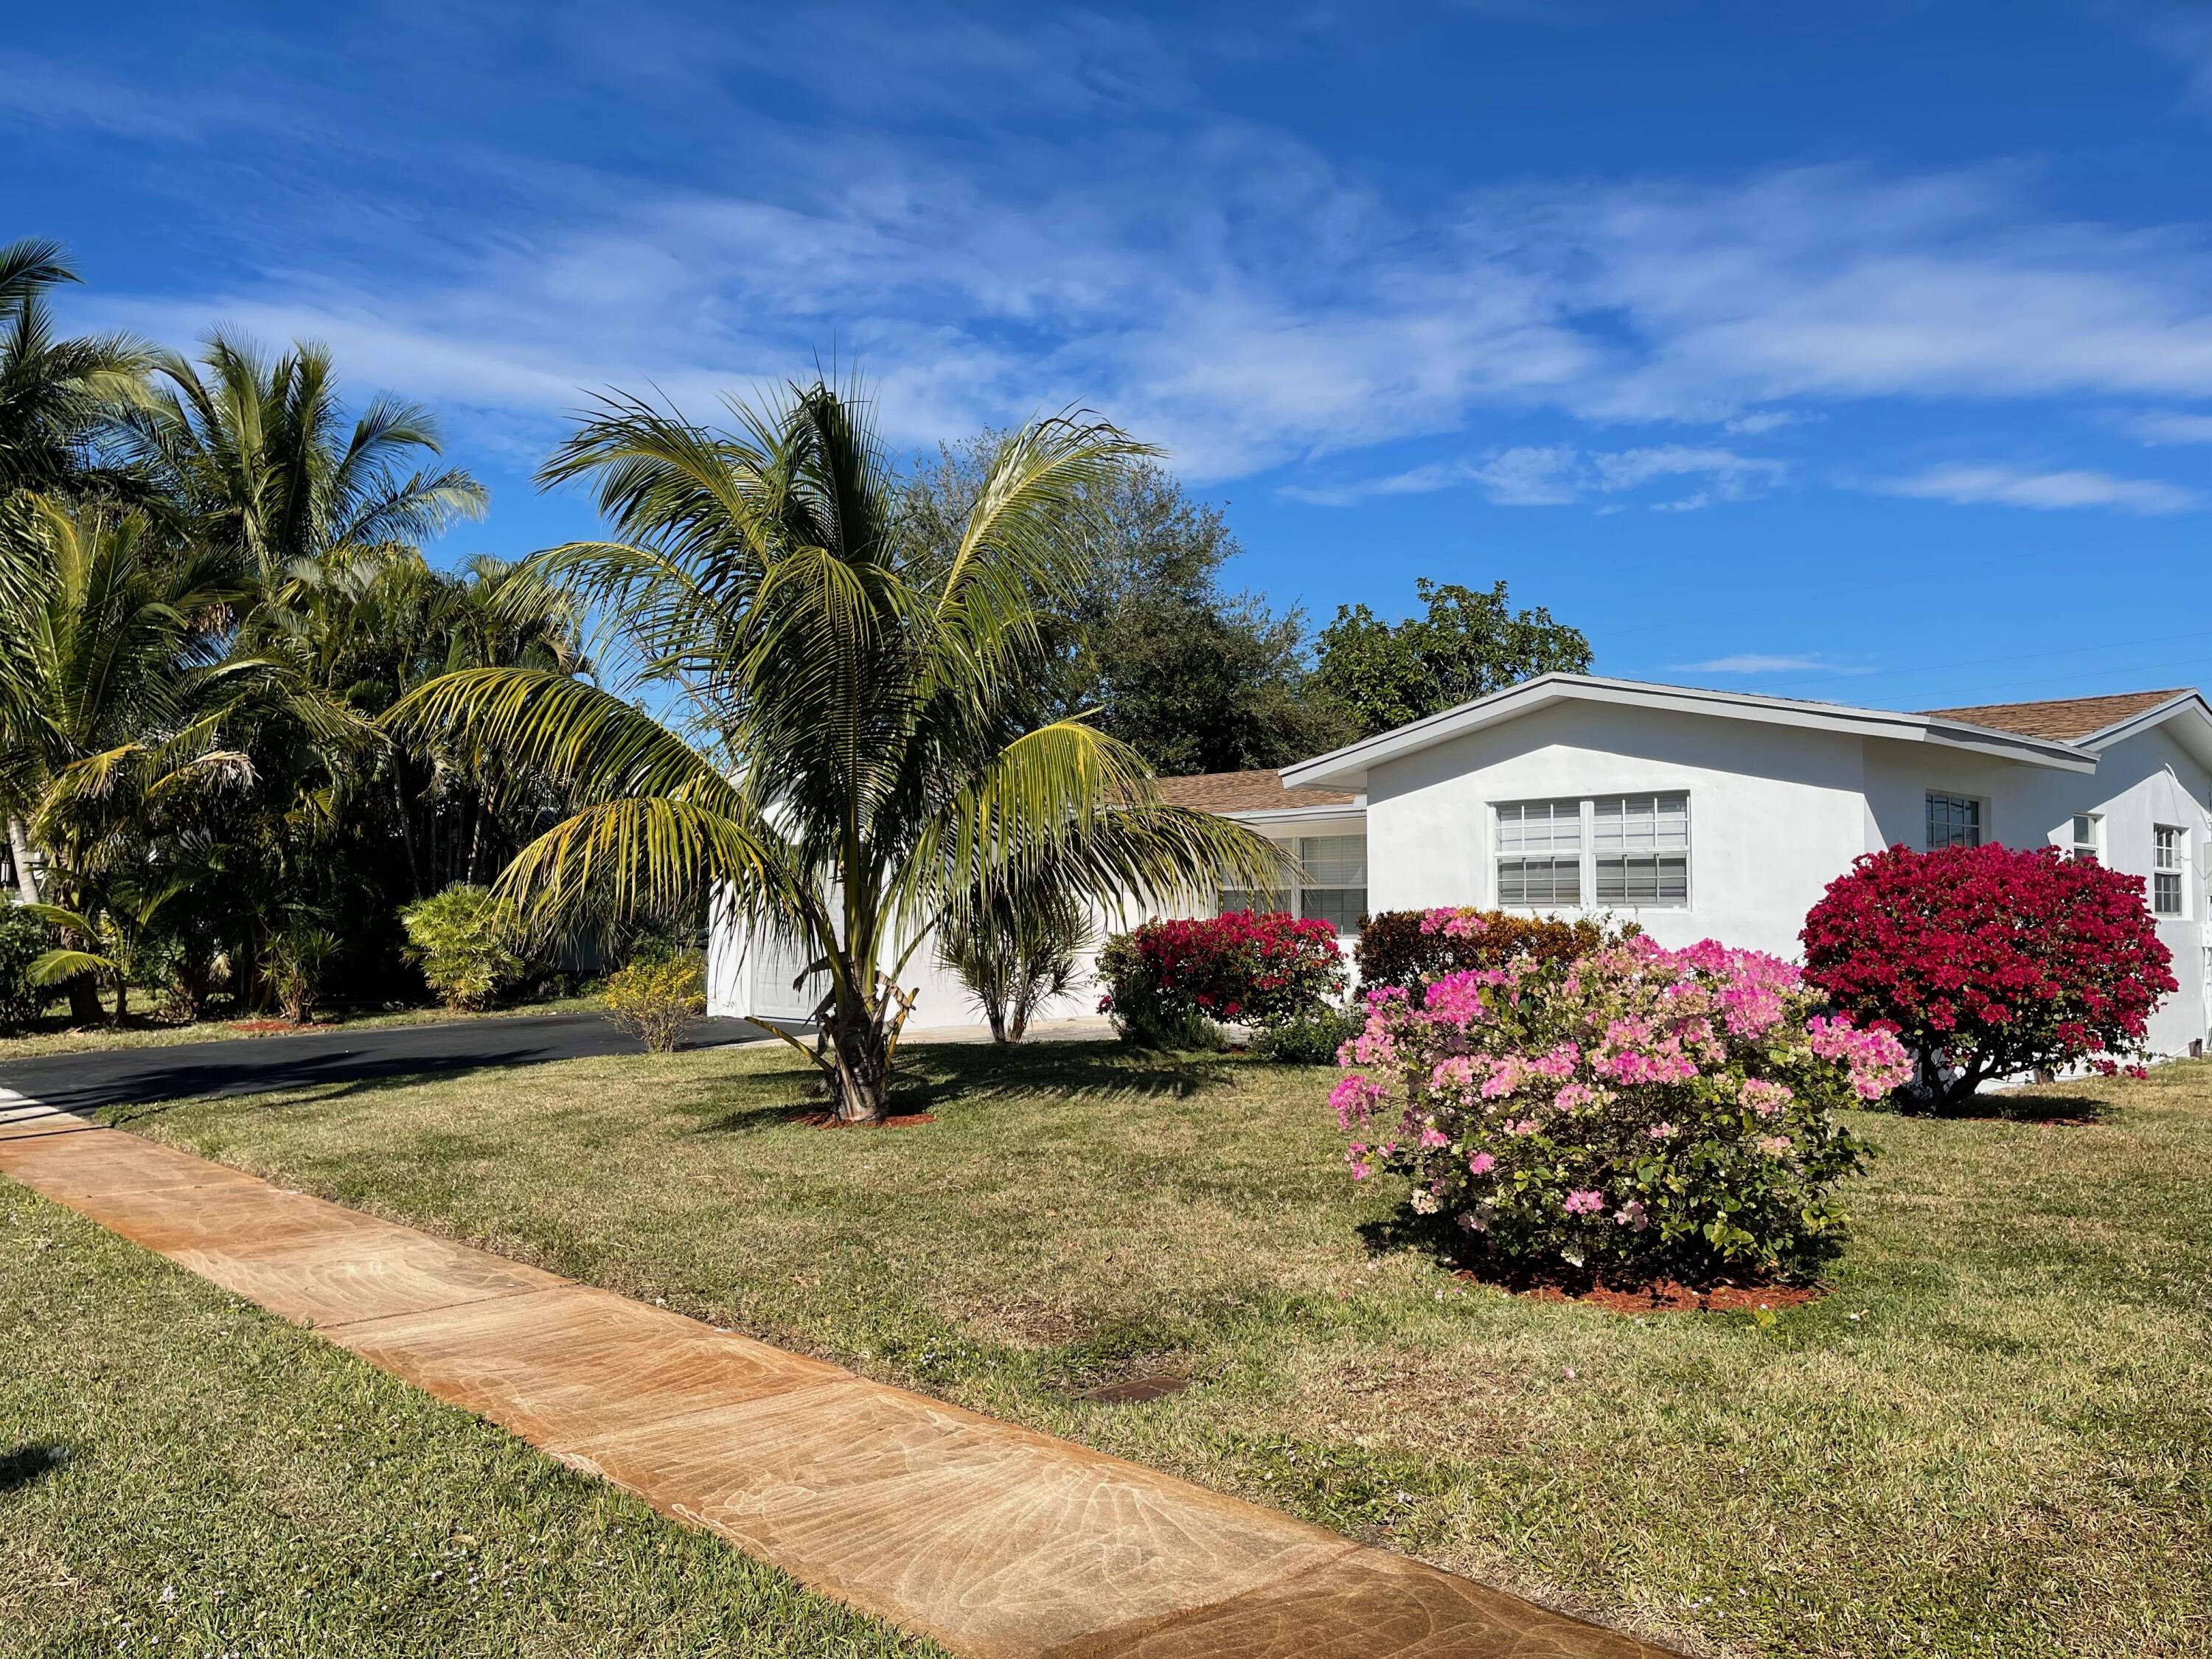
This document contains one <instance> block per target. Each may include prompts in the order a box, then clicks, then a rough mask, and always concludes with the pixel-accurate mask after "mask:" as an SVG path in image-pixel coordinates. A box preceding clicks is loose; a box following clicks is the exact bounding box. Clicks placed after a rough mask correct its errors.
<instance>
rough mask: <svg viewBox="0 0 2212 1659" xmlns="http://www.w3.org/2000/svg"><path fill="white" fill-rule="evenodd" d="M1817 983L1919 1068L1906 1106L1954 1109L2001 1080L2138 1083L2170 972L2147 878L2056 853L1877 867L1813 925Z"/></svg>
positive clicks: (1850, 878)
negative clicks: (2091, 1074)
mask: <svg viewBox="0 0 2212 1659" xmlns="http://www.w3.org/2000/svg"><path fill="white" fill-rule="evenodd" d="M1802 939H1803V941H1804V945H1805V971H1806V975H1807V976H1808V978H1809V979H1811V980H1812V981H1814V983H1815V984H1817V985H1819V986H1820V987H1821V988H1822V989H1823V990H1825V991H1826V993H1827V994H1828V995H1829V996H1830V997H1831V998H1832V1000H1834V1002H1835V1005H1836V1006H1837V1007H1838V1009H1840V1010H1842V1011H1844V1012H1846V1013H1848V1014H1850V1016H1851V1017H1852V1018H1854V1019H1856V1020H1857V1021H1859V1022H1860V1023H1862V1024H1880V1025H1882V1026H1884V1027H1886V1028H1887V1029H1889V1030H1893V1031H1895V1032H1896V1033H1897V1034H1898V1036H1899V1038H1900V1039H1901V1040H1902V1041H1903V1042H1904V1043H1905V1046H1906V1048H1909V1049H1911V1051H1913V1053H1914V1054H1916V1056H1917V1058H1918V1060H1919V1062H1920V1063H1919V1066H1918V1071H1917V1076H1916V1078H1915V1079H1913V1082H1912V1085H1911V1089H1910V1090H1909V1091H1907V1093H1906V1096H1905V1098H1906V1099H1907V1101H1908V1102H1909V1103H1916V1104H1919V1105H1922V1106H1927V1107H1933V1108H1936V1109H1958V1108H1960V1107H1962V1106H1963V1105H1964V1104H1965V1103H1966V1102H1967V1101H1969V1100H1971V1099H1972V1097H1973V1094H1974V1091H1975V1090H1976V1089H1978V1087H1980V1085H1982V1084H1984V1083H1985V1082H1987V1081H1989V1080H1990V1079H1992V1078H2000V1077H2008V1076H2014V1075H2017V1074H2020V1073H2028V1072H2033V1071H2034V1070H2035V1069H2036V1068H2038V1067H2040V1066H2051V1067H2054V1068H2057V1067H2063V1066H2071V1065H2075V1064H2076V1063H2081V1062H2087V1063H2088V1064H2090V1065H2092V1066H2097V1067H2098V1068H2099V1069H2100V1070H2106V1071H2110V1070H2112V1069H2113V1068H2115V1067H2116V1066H2119V1065H2121V1064H2126V1065H2128V1066H2129V1068H2130V1070H2132V1071H2136V1072H2138V1073H2139V1072H2140V1070H2141V1067H2140V1066H2139V1065H2137V1064H2136V1063H2135V1062H2136V1061H2137V1060H2139V1059H2140V1058H2141V1055H2142V1044H2143V1039H2144V1036H2145V1034H2146V1033H2147V1031H2148V1029H2149V1024H2150V1017H2151V1013H2152V1012H2153V1011H2154V1009H2156V1008H2157V1006H2158V1004H2159V1000H2160V998H2162V997H2165V996H2167V995H2169V994H2172V991H2173V989H2174V980H2173V973H2172V957H2170V955H2169V954H2168V952H2167V951H2166V946H2165V945H2161V944H2160V942H2159V938H2158V925H2157V923H2156V922H2154V921H2153V920H2152V919H2151V916H2150V913H2149V911H2148V909H2147V908H2145V907H2144V904H2143V883H2142V877H2140V876H2128V875H2123V874H2121V873H2120V872H2118V871H2117V870H2113V869H2110V868H2107V867H2106V866H2104V865H2101V864H2098V863H2094V862H2093V861H2090V860H2062V859H2061V858H2060V857H2059V855H2058V852H2057V848H2049V847H2039V848H2016V847H2000V846H1996V845H1995V844H1991V845H1988V846H1983V847H1948V848H1939V849H1938V850H1936V851H1935V852H1931V853H1916V852H1913V851H1911V850H1910V849H1909V848H1904V847H1893V848H1889V849H1888V850H1887V852H1881V853H1869V854H1866V855H1865V856H1864V857H1862V858H1861V859H1859V860H1857V862H1856V863H1854V864H1853V865H1852V866H1851V867H1850V870H1849V871H1847V872H1844V874H1843V875H1841V876H1839V877H1838V878H1836V879H1835V880H1834V881H1832V882H1831V883H1830V884H1828V890H1827V892H1826V895H1825V896H1822V898H1821V899H1820V902H1818V903H1817V904H1815V905H1814V907H1813V908H1812V912H1811V914H1809V915H1808V916H1807V917H1806V918H1805V931H1804V933H1803V934H1802Z"/></svg>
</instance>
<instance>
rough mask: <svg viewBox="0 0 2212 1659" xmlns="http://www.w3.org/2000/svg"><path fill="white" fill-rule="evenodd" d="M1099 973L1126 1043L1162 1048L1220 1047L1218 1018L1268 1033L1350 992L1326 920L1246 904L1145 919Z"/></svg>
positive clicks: (1106, 953)
mask: <svg viewBox="0 0 2212 1659" xmlns="http://www.w3.org/2000/svg"><path fill="white" fill-rule="evenodd" d="M1098 970H1099V977H1100V979H1101V980H1102V981H1103V982H1104V983H1105V985H1106V987H1107V995H1106V998H1105V1000H1104V1001H1103V1003H1102V1004H1101V1005H1100V1006H1101V1007H1102V1009H1103V1010H1104V1011H1106V1012H1110V1013H1111V1014H1112V1015H1113V1016H1114V1022H1115V1024H1116V1025H1117V1026H1118V1027H1119V1028H1120V1029H1121V1035H1122V1036H1123V1037H1124V1038H1125V1039H1126V1040H1127V1041H1130V1042H1135V1043H1138V1044H1139V1045H1140V1046H1143V1047H1146V1048H1203V1047H1215V1046H1218V1044H1219V1042H1220V1036H1219V1034H1218V1031H1216V1030H1215V1029H1214V1025H1215V1022H1217V1021H1218V1022H1222V1023H1225V1024H1239V1025H1244V1026H1248V1027H1250V1028H1253V1029H1255V1030H1265V1029H1266V1028H1267V1027H1269V1026H1273V1025H1279V1024H1283V1023H1284V1022H1285V1020H1292V1019H1297V1018H1303V1017H1304V1016H1307V1015H1310V1014H1313V1013H1316V1012H1320V1011H1321V1010H1322V1009H1323V1008H1326V1007H1328V1006H1329V1005H1330V1004H1331V1003H1332V1002H1333V1001H1334V1000H1335V999H1336V998H1338V997H1340V996H1341V995H1342V994H1343V993H1344V966H1343V963H1342V960H1341V952H1340V950H1339V948H1338V945H1337V942H1336V933H1335V931H1334V929H1333V928H1331V927H1329V925H1328V923H1327V922H1325V921H1298V920H1297V919H1296V918H1295V917H1291V916H1287V915H1255V914H1253V913H1252V912H1250V911H1245V910H1237V911H1231V912H1230V913H1229V914H1228V915H1220V916H1204V917H1196V918H1178V919H1176V920H1173V921H1148V922H1146V923H1145V924H1144V925H1143V926H1142V927H1136V928H1133V929H1132V930H1131V931H1130V932H1128V933H1119V934H1116V935H1115V937H1113V938H1112V939H1109V940H1107V942H1106V948H1105V950H1103V951H1101V952H1100V953H1099V957H1098Z"/></svg>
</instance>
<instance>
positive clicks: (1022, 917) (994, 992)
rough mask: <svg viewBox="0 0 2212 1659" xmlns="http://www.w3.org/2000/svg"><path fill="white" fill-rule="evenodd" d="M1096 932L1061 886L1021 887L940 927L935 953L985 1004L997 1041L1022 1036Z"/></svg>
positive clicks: (1065, 982)
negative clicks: (1044, 889) (1026, 890)
mask: <svg viewBox="0 0 2212 1659" xmlns="http://www.w3.org/2000/svg"><path fill="white" fill-rule="evenodd" d="M1094 937H1096V934H1095V931H1094V929H1093V928H1092V927H1091V918H1090V916H1089V915H1088V914H1087V913H1086V912H1085V909H1084V907H1083V906H1082V905H1081V904H1080V903H1079V902H1077V901H1076V900H1075V899H1074V898H1073V897H1071V896H1068V895H1066V894H1064V893H1034V894H1029V895H1021V894H1016V895H1013V896H1008V897H1004V898H999V899H994V900H992V901H989V902H984V903H981V904H979V905H977V906H976V907H975V908H974V909H972V910H970V911H969V912H967V913H965V914H963V915H957V916H955V917H953V918H951V919H950V920H948V921H946V923H945V926H944V927H941V928H940V929H939V931H938V938H937V959H938V961H939V963H940V964H941V965H943V966H944V967H945V968H946V969H949V970H951V972H952V973H953V974H954V975H957V977H958V979H959V981H960V982H961V984H962V985H963V986H965V987H967V990H968V994H969V997H970V998H971V999H972V1000H974V1002H975V1006H976V1007H977V1008H979V1009H981V1011H982V1014H983V1018H984V1019H985V1021H986V1022H987V1024H989V1025H990V1028H991V1041H992V1042H1020V1041H1021V1040H1022V1038H1023V1037H1024V1036H1025V1035H1027V1033H1028V1031H1029V1026H1030V1019H1031V1018H1034V1017H1035V1016H1036V1011H1037V1010H1038V1009H1039V1008H1041V1007H1042V1006H1044V1005H1045V1004H1046V1003H1048V1002H1049V1001H1051V1000H1052V999H1053V998H1054V997H1056V996H1059V995H1060V994H1062V993H1064V992H1065V991H1066V989H1067V987H1068V985H1069V982H1070V981H1073V979H1074V977H1075V963H1076V958H1077V957H1079V956H1080V955H1081V954H1082V953H1083V951H1085V949H1087V948H1088V947H1089V945H1090V944H1091V940H1092V939H1093V938H1094Z"/></svg>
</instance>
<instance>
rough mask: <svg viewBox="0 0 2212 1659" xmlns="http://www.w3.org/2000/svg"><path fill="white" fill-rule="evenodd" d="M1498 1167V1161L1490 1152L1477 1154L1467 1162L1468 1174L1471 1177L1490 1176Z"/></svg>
mask: <svg viewBox="0 0 2212 1659" xmlns="http://www.w3.org/2000/svg"><path fill="white" fill-rule="evenodd" d="M1497 1167H1498V1160H1497V1159H1496V1158H1492V1157H1491V1155H1490V1154H1489V1153H1488V1152H1477V1153H1476V1154H1475V1155H1474V1157H1473V1158H1469V1159H1468V1161H1467V1172H1468V1174H1469V1175H1479V1176H1482V1175H1488V1174H1489V1173H1490V1172H1491V1171H1492V1170H1494V1169H1496V1168H1497Z"/></svg>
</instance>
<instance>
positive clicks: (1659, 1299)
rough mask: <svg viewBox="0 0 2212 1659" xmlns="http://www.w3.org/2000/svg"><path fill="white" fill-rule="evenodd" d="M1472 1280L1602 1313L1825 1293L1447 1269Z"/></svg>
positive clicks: (1731, 1308)
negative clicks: (1513, 1276)
mask: <svg viewBox="0 0 2212 1659" xmlns="http://www.w3.org/2000/svg"><path fill="white" fill-rule="evenodd" d="M1452 1277H1453V1278H1455V1279H1466V1280H1468V1281H1469V1282H1470V1283H1473V1284H1476V1285H1492V1286H1493V1287H1495V1288H1496V1289H1498V1290H1502V1291H1510V1292H1511V1293H1512V1294H1514V1295H1515V1296H1525V1297H1528V1299H1529V1300H1530V1301H1532V1302H1579V1303H1581V1304H1583V1306H1584V1307H1589V1308H1602V1309H1603V1310H1605V1311H1606V1312H1607V1313H1619V1314H1645V1313H1762V1312H1764V1313H1780V1312H1781V1311H1782V1310H1784V1309H1785V1308H1802V1307H1803V1306H1804V1305H1805V1304H1807V1303H1808V1302H1818V1301H1819V1300H1820V1298H1821V1297H1824V1296H1826V1295H1827V1293H1828V1292H1827V1291H1826V1289H1825V1288H1824V1287H1823V1286H1821V1285H1705V1286H1703V1287H1702V1288H1700V1287H1698V1286H1693V1285H1684V1284H1681V1283H1679V1282H1678V1281H1676V1280H1674V1279H1657V1280H1653V1281H1650V1282H1647V1283H1644V1284H1640V1285H1617V1284H1590V1283H1588V1282H1586V1281H1582V1280H1560V1279H1535V1280H1531V1281H1528V1282H1523V1283H1515V1284H1503V1283H1500V1282H1499V1281H1498V1279H1494V1278H1490V1277H1486V1276H1485V1275H1484V1274H1481V1273H1476V1272H1474V1270H1473V1269H1471V1268H1466V1267H1462V1268H1461V1269H1460V1270H1459V1271H1458V1272H1456V1273H1454V1274H1453V1275H1452Z"/></svg>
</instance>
